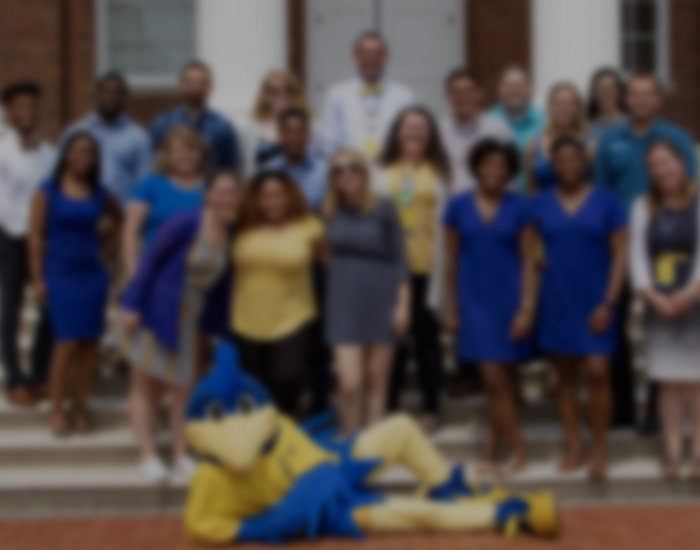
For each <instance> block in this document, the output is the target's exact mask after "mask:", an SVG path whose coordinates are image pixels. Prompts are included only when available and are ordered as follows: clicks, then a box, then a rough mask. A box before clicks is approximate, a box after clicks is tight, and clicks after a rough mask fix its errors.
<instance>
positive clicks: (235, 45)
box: [197, 0, 287, 122]
mask: <svg viewBox="0 0 700 550" xmlns="http://www.w3.org/2000/svg"><path fill="white" fill-rule="evenodd" d="M286 6H287V3H286V1H285V0H197V54H198V56H199V58H200V59H202V60H204V61H206V62H207V63H208V64H210V65H211V68H212V71H213V72H214V75H215V76H216V83H215V91H214V95H213V97H212V105H213V106H214V107H215V108H217V109H219V110H220V111H222V112H223V113H225V114H226V115H228V116H230V117H232V118H233V119H234V120H236V121H237V122H242V121H243V120H245V119H246V118H247V115H248V112H249V111H250V109H251V105H252V102H253V100H254V98H255V96H256V94H257V91H258V86H259V85H260V81H261V79H262V77H263V76H264V74H265V73H267V72H268V71H269V70H271V69H275V68H280V67H286V65H287V58H286V57H287V56H286V52H287V7H286Z"/></svg>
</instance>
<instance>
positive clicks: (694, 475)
mask: <svg viewBox="0 0 700 550" xmlns="http://www.w3.org/2000/svg"><path fill="white" fill-rule="evenodd" d="M690 479H691V481H700V457H698V458H694V459H693V461H692V462H691V464H690Z"/></svg>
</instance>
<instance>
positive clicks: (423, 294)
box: [388, 275, 443, 414]
mask: <svg viewBox="0 0 700 550" xmlns="http://www.w3.org/2000/svg"><path fill="white" fill-rule="evenodd" d="M427 296H428V278H427V277H425V276H417V275H414V276H413V277H411V327H410V334H409V338H408V340H407V341H405V342H404V343H403V344H401V345H400V346H399V347H398V349H397V350H396V358H395V359H394V366H393V370H392V373H391V382H390V384H389V404H388V406H389V410H392V411H393V410H396V409H398V408H399V402H400V399H401V390H402V388H403V385H404V380H405V378H406V370H407V368H408V360H409V350H410V348H409V346H410V345H412V347H413V352H414V356H415V357H416V361H417V364H418V381H419V383H420V390H421V393H422V396H423V410H424V412H426V413H428V414H436V413H437V412H439V410H440V392H441V391H442V378H443V356H442V351H443V350H442V347H441V346H440V325H439V324H438V321H437V319H436V318H435V314H434V313H433V312H432V311H431V310H430V308H429V307H428V305H427Z"/></svg>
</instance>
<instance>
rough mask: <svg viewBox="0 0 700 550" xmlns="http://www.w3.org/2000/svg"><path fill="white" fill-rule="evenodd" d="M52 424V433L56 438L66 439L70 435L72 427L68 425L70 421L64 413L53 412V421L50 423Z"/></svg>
mask: <svg viewBox="0 0 700 550" xmlns="http://www.w3.org/2000/svg"><path fill="white" fill-rule="evenodd" d="M49 423H50V424H51V431H52V432H53V435H54V436H56V437H66V436H67V435H69V434H70V425H69V424H68V419H67V418H66V415H65V414H64V413H63V412H53V413H51V419H50V421H49Z"/></svg>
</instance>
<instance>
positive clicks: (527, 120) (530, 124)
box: [489, 104, 546, 154]
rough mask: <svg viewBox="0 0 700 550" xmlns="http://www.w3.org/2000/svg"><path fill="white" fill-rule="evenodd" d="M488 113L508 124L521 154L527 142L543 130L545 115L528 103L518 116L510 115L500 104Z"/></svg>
mask: <svg viewBox="0 0 700 550" xmlns="http://www.w3.org/2000/svg"><path fill="white" fill-rule="evenodd" d="M489 114H490V115H491V116H494V117H496V118H498V119H500V120H502V121H504V122H505V123H506V124H508V126H509V127H510V129H511V131H512V132H513V138H514V139H515V144H516V145H517V147H518V150H519V151H520V153H521V154H522V153H524V152H525V149H526V148H527V145H528V143H530V142H531V141H532V140H533V139H534V138H535V137H537V136H539V135H540V134H541V133H542V132H543V131H544V124H545V120H546V115H545V113H544V111H543V110H542V109H540V108H539V107H537V106H535V105H529V106H528V107H527V109H526V110H525V112H524V113H523V114H522V116H520V117H518V118H513V117H511V116H510V115H509V114H508V111H506V109H505V107H503V105H501V104H499V105H496V106H495V107H494V108H493V109H491V112H490V113H489Z"/></svg>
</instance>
